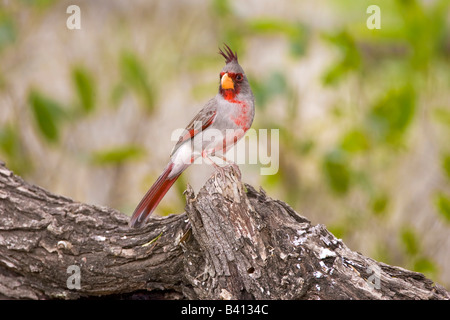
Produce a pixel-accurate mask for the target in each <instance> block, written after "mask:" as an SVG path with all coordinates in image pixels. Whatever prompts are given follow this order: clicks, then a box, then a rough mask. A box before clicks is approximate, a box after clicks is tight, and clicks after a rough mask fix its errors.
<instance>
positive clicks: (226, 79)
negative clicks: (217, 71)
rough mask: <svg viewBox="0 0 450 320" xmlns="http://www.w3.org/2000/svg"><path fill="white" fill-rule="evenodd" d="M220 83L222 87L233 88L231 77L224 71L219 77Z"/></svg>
mask: <svg viewBox="0 0 450 320" xmlns="http://www.w3.org/2000/svg"><path fill="white" fill-rule="evenodd" d="M220 85H221V86H222V89H224V90H225V89H234V83H233V79H231V77H230V76H229V75H228V73H225V74H224V75H223V76H222V79H220Z"/></svg>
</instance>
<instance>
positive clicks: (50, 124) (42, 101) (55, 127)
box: [28, 90, 64, 142]
mask: <svg viewBox="0 0 450 320" xmlns="http://www.w3.org/2000/svg"><path fill="white" fill-rule="evenodd" d="M28 102H29V104H30V106H31V111H32V114H33V117H34V119H35V121H36V124H37V127H38V129H39V132H40V133H41V134H42V136H43V137H44V138H45V139H46V140H47V141H49V142H57V141H58V139H59V134H60V133H59V127H60V121H61V119H62V116H63V115H64V109H63V108H62V107H61V106H60V105H59V104H58V103H57V102H56V101H54V100H52V99H50V98H48V97H46V96H44V95H42V94H41V93H39V92H37V91H34V90H32V91H31V92H30V94H29V96H28Z"/></svg>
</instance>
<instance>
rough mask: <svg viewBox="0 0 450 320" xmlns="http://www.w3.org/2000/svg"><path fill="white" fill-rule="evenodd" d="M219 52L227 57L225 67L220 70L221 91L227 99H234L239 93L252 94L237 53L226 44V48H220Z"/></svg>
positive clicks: (243, 94) (241, 94) (242, 94)
mask: <svg viewBox="0 0 450 320" xmlns="http://www.w3.org/2000/svg"><path fill="white" fill-rule="evenodd" d="M219 54H220V55H222V56H223V57H224V58H225V63H226V65H225V67H223V69H222V71H221V72H220V86H219V93H220V94H221V95H222V96H223V97H224V98H225V99H226V100H234V99H236V96H237V95H240V96H245V95H251V94H252V92H251V89H250V85H249V83H248V80H247V77H246V75H245V73H244V70H243V69H242V67H241V66H240V65H239V63H238V57H237V54H236V53H233V51H232V50H231V49H230V47H229V46H227V45H226V44H225V48H224V50H222V49H219Z"/></svg>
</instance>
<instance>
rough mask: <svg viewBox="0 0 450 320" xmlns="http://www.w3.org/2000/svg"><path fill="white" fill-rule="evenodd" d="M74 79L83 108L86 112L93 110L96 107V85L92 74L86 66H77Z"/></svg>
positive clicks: (74, 70)
mask: <svg viewBox="0 0 450 320" xmlns="http://www.w3.org/2000/svg"><path fill="white" fill-rule="evenodd" d="M72 79H73V83H74V85H75V90H76V92H77V95H78V100H79V103H80V107H81V109H82V110H83V112H84V113H89V112H92V111H93V110H94V108H95V87H94V80H93V78H92V76H91V75H90V74H89V72H88V71H87V70H86V69H85V68H83V67H76V68H74V69H73V71H72Z"/></svg>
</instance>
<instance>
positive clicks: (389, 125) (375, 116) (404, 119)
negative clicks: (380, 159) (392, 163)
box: [368, 86, 415, 144]
mask: <svg viewBox="0 0 450 320" xmlns="http://www.w3.org/2000/svg"><path fill="white" fill-rule="evenodd" d="M414 115H415V92H414V90H413V89H412V88H411V87H410V86H405V87H403V88H400V89H391V90H389V91H388V92H387V93H386V94H385V95H384V96H383V97H382V98H380V99H379V100H378V101H377V102H376V103H375V105H374V106H373V107H372V108H371V110H370V112H369V115H368V124H369V127H370V128H371V133H372V134H373V137H374V138H375V139H376V140H377V141H381V142H387V143H393V144H395V143H397V142H398V140H399V139H401V138H402V135H403V134H404V133H405V131H406V129H407V128H408V127H409V125H410V124H411V122H412V120H413V119H414Z"/></svg>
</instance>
